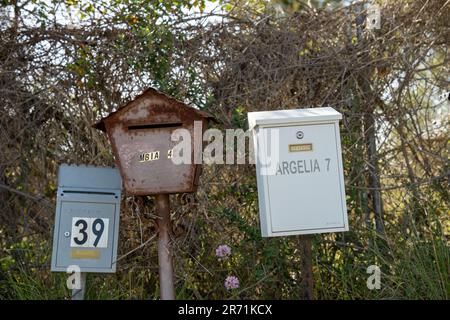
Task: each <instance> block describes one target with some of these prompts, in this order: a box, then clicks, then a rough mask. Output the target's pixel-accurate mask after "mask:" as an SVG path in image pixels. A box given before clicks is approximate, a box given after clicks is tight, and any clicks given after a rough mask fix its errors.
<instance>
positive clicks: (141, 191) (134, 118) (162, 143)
mask: <svg viewBox="0 0 450 320" xmlns="http://www.w3.org/2000/svg"><path fill="white" fill-rule="evenodd" d="M210 119H212V117H211V116H210V115H208V114H207V113H205V112H203V111H201V110H198V109H195V108H192V107H189V106H187V105H186V104H184V103H182V102H180V101H178V100H176V99H174V98H172V97H169V96H168V95H166V94H164V93H162V92H160V91H158V90H156V89H153V88H149V89H147V90H145V91H144V92H143V93H142V94H141V95H139V96H138V97H137V98H136V99H134V100H132V101H130V102H128V103H127V104H125V105H124V106H122V107H120V108H119V109H118V110H117V111H115V112H113V113H111V114H109V115H108V116H107V117H105V118H103V119H101V120H100V121H99V122H97V123H96V124H94V127H95V128H97V129H99V130H102V131H105V132H106V133H107V134H108V138H109V140H110V142H111V145H112V150H113V153H114V156H115V161H116V164H117V166H118V167H119V169H120V173H121V176H122V179H123V181H124V187H125V191H126V192H127V194H129V195H152V194H163V193H184V192H195V190H196V188H197V185H198V180H199V176H200V173H201V165H200V164H195V163H194V153H195V152H201V143H200V146H198V145H196V144H194V126H195V125H197V126H199V127H200V128H201V131H200V135H201V134H203V131H204V130H205V129H206V126H207V122H208V120H210ZM177 129H186V130H188V131H189V133H190V136H191V144H192V146H191V148H190V149H191V150H190V151H191V153H192V154H191V156H192V157H191V159H192V161H191V162H190V163H182V164H176V163H174V162H173V161H172V158H173V155H174V154H173V149H174V147H175V145H176V144H177V143H179V141H173V140H172V133H173V132H174V131H175V130H177ZM200 140H201V138H200ZM198 147H200V150H198Z"/></svg>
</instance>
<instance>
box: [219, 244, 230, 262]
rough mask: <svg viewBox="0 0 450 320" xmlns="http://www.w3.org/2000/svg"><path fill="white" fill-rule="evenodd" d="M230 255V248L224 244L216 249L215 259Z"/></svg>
mask: <svg viewBox="0 0 450 320" xmlns="http://www.w3.org/2000/svg"><path fill="white" fill-rule="evenodd" d="M230 255H231V248H230V247H229V246H227V245H226V244H222V245H220V246H218V247H217V248H216V257H218V258H219V259H225V258H228V257H229V256H230Z"/></svg>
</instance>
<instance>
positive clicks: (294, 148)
mask: <svg viewBox="0 0 450 320" xmlns="http://www.w3.org/2000/svg"><path fill="white" fill-rule="evenodd" d="M312 149H313V146H312V143H301V144H290V145H289V152H301V151H312Z"/></svg>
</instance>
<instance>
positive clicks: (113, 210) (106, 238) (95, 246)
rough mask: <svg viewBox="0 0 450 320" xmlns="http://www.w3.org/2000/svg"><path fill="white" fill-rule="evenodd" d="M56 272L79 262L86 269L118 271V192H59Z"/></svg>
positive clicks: (87, 270)
mask: <svg viewBox="0 0 450 320" xmlns="http://www.w3.org/2000/svg"><path fill="white" fill-rule="evenodd" d="M57 205H58V207H57V210H58V211H59V213H58V214H59V219H57V221H56V222H57V223H58V225H55V228H56V230H55V241H56V246H57V248H56V257H55V258H56V260H55V266H54V269H55V270H54V271H63V270H65V268H67V267H68V266H69V265H78V266H79V267H80V269H81V271H82V272H114V271H115V263H114V261H113V260H115V259H116V250H117V227H118V223H119V222H118V221H117V220H118V214H117V213H118V212H119V209H120V208H118V204H117V198H116V196H115V195H114V194H111V195H108V194H98V195H97V194H89V193H76V192H73V193H64V195H59V201H58V204H57Z"/></svg>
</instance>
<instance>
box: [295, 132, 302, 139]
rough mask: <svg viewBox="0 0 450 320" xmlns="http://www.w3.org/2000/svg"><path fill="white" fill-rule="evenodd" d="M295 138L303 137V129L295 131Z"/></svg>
mask: <svg viewBox="0 0 450 320" xmlns="http://www.w3.org/2000/svg"><path fill="white" fill-rule="evenodd" d="M296 135H297V139H303V131H297V134H296Z"/></svg>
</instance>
